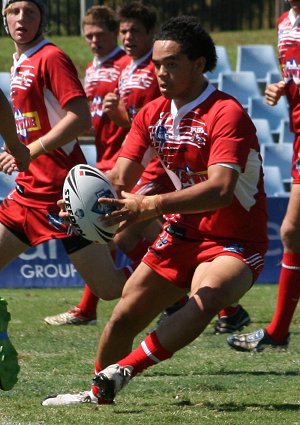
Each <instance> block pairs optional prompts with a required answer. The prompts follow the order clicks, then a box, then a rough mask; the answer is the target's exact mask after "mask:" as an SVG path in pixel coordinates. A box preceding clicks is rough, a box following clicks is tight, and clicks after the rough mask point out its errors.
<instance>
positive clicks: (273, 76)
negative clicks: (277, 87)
mask: <svg viewBox="0 0 300 425" xmlns="http://www.w3.org/2000/svg"><path fill="white" fill-rule="evenodd" d="M279 81H282V76H281V74H280V72H279V70H278V71H269V72H267V77H266V84H273V83H278V82H279Z"/></svg>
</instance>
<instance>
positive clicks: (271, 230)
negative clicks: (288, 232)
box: [257, 196, 289, 283]
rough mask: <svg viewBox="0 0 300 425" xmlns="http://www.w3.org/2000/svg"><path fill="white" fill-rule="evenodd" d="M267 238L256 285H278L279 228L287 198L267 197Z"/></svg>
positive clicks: (280, 250) (280, 255)
mask: <svg viewBox="0 0 300 425" xmlns="http://www.w3.org/2000/svg"><path fill="white" fill-rule="evenodd" d="M267 201H268V214H269V220H268V237H269V249H268V251H267V254H266V256H265V267H264V269H263V271H262V273H261V274H260V275H259V277H258V280H257V283H278V279H279V273H280V268H281V260H282V254H283V247H282V243H281V240H280V226H281V223H282V220H283V218H284V215H285V212H286V209H287V204H288V201H289V198H288V197H277V196H276V197H275V196H274V197H268V198H267Z"/></svg>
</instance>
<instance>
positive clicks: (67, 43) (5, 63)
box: [0, 29, 277, 78]
mask: <svg viewBox="0 0 300 425" xmlns="http://www.w3.org/2000/svg"><path fill="white" fill-rule="evenodd" d="M211 35H212V37H213V39H214V41H215V43H216V44H221V45H224V46H226V48H227V51H228V55H229V58H230V61H231V65H232V67H233V69H235V61H236V47H237V45H238V44H260V43H264V44H273V45H274V47H275V48H276V43H277V35H276V30H275V29H271V30H259V31H243V32H222V33H211ZM49 38H50V39H51V40H52V41H53V42H54V43H56V44H57V45H58V46H59V47H61V48H62V49H63V50H64V51H65V52H66V53H68V55H69V56H70V57H71V59H72V60H73V61H74V63H75V65H76V67H77V69H78V72H79V75H80V77H81V78H82V77H83V76H84V71H85V67H86V64H87V62H88V61H90V60H91V57H92V56H91V53H90V52H89V49H88V47H87V45H86V43H85V41H84V39H83V37H49ZM0 51H1V55H0V71H9V69H10V66H11V64H12V54H13V52H14V45H13V42H12V41H11V39H10V38H9V37H5V36H4V37H1V36H0Z"/></svg>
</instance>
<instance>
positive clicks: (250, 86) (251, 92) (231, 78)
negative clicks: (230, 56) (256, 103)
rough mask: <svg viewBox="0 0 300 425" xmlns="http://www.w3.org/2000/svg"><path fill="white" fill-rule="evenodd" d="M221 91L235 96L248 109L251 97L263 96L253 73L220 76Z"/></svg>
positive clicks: (233, 73)
mask: <svg viewBox="0 0 300 425" xmlns="http://www.w3.org/2000/svg"><path fill="white" fill-rule="evenodd" d="M218 87H219V90H222V91H224V92H225V93H229V94H231V95H232V96H234V97H235V98H236V99H237V100H238V101H239V102H240V104H241V105H242V106H243V107H244V108H245V109H247V108H248V103H249V97H258V96H261V93H260V89H259V86H258V83H257V81H256V78H255V74H254V72H252V71H244V72H232V73H231V74H223V73H221V74H220V75H219V85H218Z"/></svg>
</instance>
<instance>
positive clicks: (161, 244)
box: [155, 238, 168, 249]
mask: <svg viewBox="0 0 300 425" xmlns="http://www.w3.org/2000/svg"><path fill="white" fill-rule="evenodd" d="M167 243H168V240H167V239H164V238H160V239H159V240H158V241H157V242H156V244H155V247H156V248H157V249H161V248H163V247H164V246H165V245H167Z"/></svg>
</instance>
